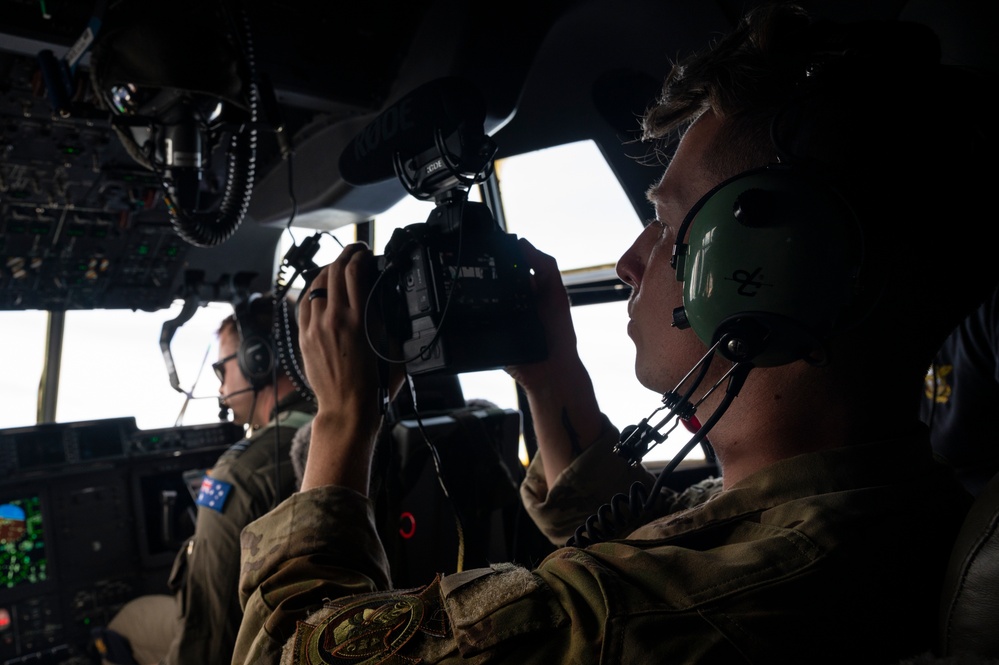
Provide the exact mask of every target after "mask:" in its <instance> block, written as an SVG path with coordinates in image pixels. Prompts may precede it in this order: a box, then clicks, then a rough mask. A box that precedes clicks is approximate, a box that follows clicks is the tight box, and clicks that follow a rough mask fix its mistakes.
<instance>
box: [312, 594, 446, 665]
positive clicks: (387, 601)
mask: <svg viewBox="0 0 999 665" xmlns="http://www.w3.org/2000/svg"><path fill="white" fill-rule="evenodd" d="M317 618H318V620H316V619H317ZM317 618H313V619H312V620H309V621H300V622H299V623H298V630H297V633H296V635H295V641H294V662H295V663H300V664H304V663H309V664H312V663H324V664H329V665H348V664H356V663H385V664H388V663H392V664H397V665H403V664H407V665H409V664H412V663H414V662H418V660H419V659H413V658H410V657H406V656H404V655H403V653H404V652H405V649H404V647H406V645H407V643H409V642H410V641H411V640H413V639H414V638H419V637H421V636H422V637H444V636H445V635H447V634H448V627H447V620H446V618H445V616H444V614H443V612H442V611H441V609H440V587H439V586H438V582H437V581H435V582H434V583H433V584H430V585H429V586H427V587H423V588H422V589H414V590H409V591H405V590H400V591H389V592H381V593H372V594H365V595H362V596H354V597H349V600H347V602H346V603H345V604H340V603H334V604H331V605H329V606H328V607H327V609H326V610H325V611H324V612H323V613H322V616H321V617H317ZM417 641H419V640H417Z"/></svg>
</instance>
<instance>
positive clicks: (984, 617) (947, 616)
mask: <svg viewBox="0 0 999 665" xmlns="http://www.w3.org/2000/svg"><path fill="white" fill-rule="evenodd" d="M940 644H941V651H942V654H943V655H952V654H962V653H963V654H974V655H977V656H982V657H987V658H999V474H997V475H996V476H993V478H992V480H991V481H989V483H988V484H987V485H986V486H985V489H984V490H983V491H982V493H981V494H979V495H978V497H977V498H976V499H975V502H974V503H973V504H972V506H971V510H970V511H969V512H968V515H967V517H966V518H965V520H964V524H963V526H962V527H961V530H960V532H959V533H958V536H957V540H956V541H955V543H954V548H953V550H952V551H951V558H950V562H949V563H948V565H947V571H946V574H945V577H944V585H943V596H942V598H941V621H940Z"/></svg>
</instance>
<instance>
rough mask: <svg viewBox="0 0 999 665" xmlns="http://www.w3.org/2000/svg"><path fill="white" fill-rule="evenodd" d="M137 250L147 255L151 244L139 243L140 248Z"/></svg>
mask: <svg viewBox="0 0 999 665" xmlns="http://www.w3.org/2000/svg"><path fill="white" fill-rule="evenodd" d="M137 251H138V252H139V254H141V255H143V256H145V255H146V254H148V253H149V245H139V249H138V250H137Z"/></svg>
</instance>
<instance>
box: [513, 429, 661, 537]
mask: <svg viewBox="0 0 999 665" xmlns="http://www.w3.org/2000/svg"><path fill="white" fill-rule="evenodd" d="M617 440H618V432H617V430H616V429H615V428H614V427H611V426H608V427H606V428H605V429H604V431H603V433H602V434H601V436H600V438H599V439H598V440H597V441H595V442H594V443H593V444H592V445H591V446H589V447H588V448H586V450H584V451H583V452H582V454H581V455H579V457H577V458H576V459H574V460H573V461H572V464H570V465H569V466H568V467H566V469H565V470H564V471H562V473H561V474H560V475H559V477H558V478H557V479H556V481H555V484H554V485H553V486H552V487H550V488H549V487H548V485H547V483H546V482H545V471H544V460H543V459H542V457H541V455H540V453H539V454H537V455H535V456H534V459H533V460H531V464H530V466H529V467H528V469H527V476H526V477H525V478H524V481H523V483H521V486H520V497H521V500H522V501H523V503H524V507H525V508H526V509H527V513H528V514H529V515H530V516H531V519H533V520H534V523H535V524H536V525H537V526H538V528H539V529H540V530H541V532H542V533H543V534H544V535H545V536H546V537H547V538H548V540H550V541H551V542H552V543H554V544H555V545H559V546H561V545H564V544H565V542H566V540H568V539H569V537H571V536H572V535H573V534H574V533H575V531H576V527H578V526H580V525H581V524H582V523H583V522H584V521H585V520H586V518H587V517H589V516H590V515H593V514H594V513H595V512H596V511H597V509H598V508H600V506H602V505H603V504H605V503H607V502H608V501H609V500H610V499H611V497H612V496H614V495H615V494H618V493H623V494H627V493H628V491H629V490H630V489H631V486H632V484H633V483H635V482H636V481H639V482H643V483H646V485H647V486H649V487H651V486H652V482H653V481H654V478H653V477H652V475H651V474H650V473H649V472H648V471H646V470H645V469H644V468H643V467H641V466H631V465H630V464H629V463H628V461H627V460H625V459H624V458H623V457H621V456H620V455H618V454H616V453H615V452H614V445H615V444H616V443H617Z"/></svg>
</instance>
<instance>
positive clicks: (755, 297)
mask: <svg viewBox="0 0 999 665" xmlns="http://www.w3.org/2000/svg"><path fill="white" fill-rule="evenodd" d="M688 232H689V237H687V239H686V241H684V238H685V237H686V236H687V234H688ZM862 260H863V237H862V234H861V229H860V225H859V223H858V221H857V219H856V216H855V215H854V214H853V211H852V210H851V208H850V206H849V205H848V204H847V203H846V201H845V200H844V199H843V198H842V197H841V196H839V194H837V193H836V192H835V191H834V190H833V189H832V188H831V187H830V186H828V185H826V184H824V183H823V182H821V181H819V180H818V179H816V178H815V177H813V176H811V175H809V174H806V173H805V172H803V171H802V169H800V168H795V167H791V166H784V165H781V164H777V165H772V166H767V167H763V168H757V169H752V170H749V171H745V172H743V173H741V174H739V175H737V176H735V177H733V178H730V179H728V180H726V181H724V182H722V183H720V184H719V185H717V186H716V187H714V188H713V189H712V190H711V191H709V192H708V193H707V194H705V195H704V196H703V197H702V198H701V199H700V200H699V201H698V202H697V203H696V204H695V205H694V206H693V207H692V208H691V209H690V211H689V212H688V213H687V216H686V217H685V218H684V220H683V222H682V224H681V225H680V228H679V230H678V232H677V239H676V244H675V245H674V248H673V256H672V259H671V261H670V265H671V266H672V267H673V268H674V269H675V270H676V278H677V279H678V280H680V281H683V283H684V285H683V306H682V307H678V308H676V309H675V310H674V312H673V323H674V325H675V326H677V327H678V328H688V327H689V328H692V329H693V330H694V332H695V333H696V334H697V336H698V337H699V338H700V339H701V340H702V341H703V342H704V343H705V344H707V345H708V346H709V347H711V346H713V345H714V344H716V343H718V342H721V344H720V345H719V347H718V352H719V353H721V354H722V355H723V356H725V357H726V358H728V359H729V360H732V361H734V362H747V361H748V362H752V363H753V365H755V366H758V367H768V366H776V365H783V364H786V363H790V362H794V361H795V360H799V359H805V360H809V361H812V362H821V361H822V359H823V358H824V356H825V343H826V342H827V341H828V339H829V338H830V337H831V336H832V335H833V334H835V333H836V332H838V331H840V330H841V329H842V328H843V327H844V325H845V324H846V323H847V322H848V320H849V318H850V317H849V315H848V310H849V309H850V306H851V304H852V302H853V300H854V295H855V292H856V289H857V283H858V277H859V273H860V265H861V262H862Z"/></svg>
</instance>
